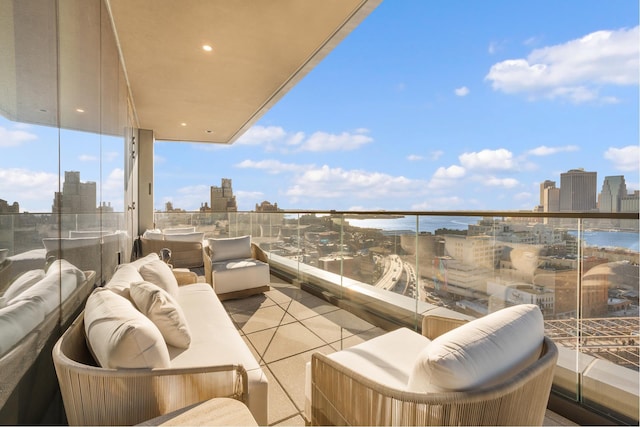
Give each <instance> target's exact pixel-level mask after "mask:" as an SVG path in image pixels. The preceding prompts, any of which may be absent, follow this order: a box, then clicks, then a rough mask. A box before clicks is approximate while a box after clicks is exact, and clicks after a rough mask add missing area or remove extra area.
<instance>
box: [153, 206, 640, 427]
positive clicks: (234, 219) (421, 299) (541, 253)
mask: <svg viewBox="0 0 640 427" xmlns="http://www.w3.org/2000/svg"><path fill="white" fill-rule="evenodd" d="M156 224H157V226H158V228H165V227H180V226H183V225H190V226H195V227H196V229H197V230H199V231H202V232H204V235H205V239H206V238H216V237H235V236H241V235H247V234H249V235H251V236H252V241H253V242H254V243H257V244H258V245H259V246H260V247H261V248H262V249H263V251H264V252H265V253H266V254H267V255H268V257H269V261H270V265H271V269H272V272H274V273H276V274H281V275H283V276H286V277H288V278H289V279H290V280H292V281H295V282H296V283H300V284H301V286H303V287H304V288H305V289H306V290H308V291H310V292H315V293H316V294H318V295H321V296H323V297H325V298H327V296H328V295H330V297H328V298H330V299H331V301H332V302H334V303H336V304H344V305H348V306H349V309H350V310H351V311H353V312H355V313H360V314H361V315H362V316H366V317H367V319H369V320H371V319H374V320H376V319H377V322H378V323H379V325H381V326H383V327H386V328H389V329H391V328H394V327H397V326H409V327H412V328H415V329H419V328H420V326H421V321H422V317H423V316H425V315H430V314H440V315H442V314H443V313H444V314H446V315H449V316H455V317H465V316H466V317H468V318H474V317H480V316H483V315H485V314H487V313H491V312H493V311H496V310H498V309H500V308H502V307H505V306H508V305H513V304H521V303H532V304H536V305H538V306H539V307H540V309H541V311H542V312H543V314H544V317H545V322H546V333H547V334H548V335H549V336H550V337H551V338H553V339H554V340H555V342H556V343H557V344H558V346H559V348H560V359H559V362H558V367H557V370H556V381H555V384H554V392H555V393H558V394H561V395H563V396H565V397H568V398H570V399H572V400H574V401H576V402H579V403H580V404H582V405H586V406H588V407H589V408H591V409H593V410H597V411H600V412H604V413H607V415H608V416H610V417H613V418H614V419H619V420H620V421H622V422H636V421H637V419H638V415H637V414H638V387H639V381H638V378H639V376H638V370H639V366H640V360H639V354H638V348H639V347H638V344H639V342H638V340H639V337H638V333H639V322H638V319H639V313H638V283H639V278H638V266H639V233H638V226H639V221H638V214H637V213H633V214H602V213H592V214H577V213H565V214H560V213H556V214H552V213H541V214H538V213H529V212H420V213H416V212H366V213H362V212H360V213H359V212H334V211H327V212H319V211H316V212H308V211H296V212H291V211H286V212H277V213H255V212H234V213H216V214H204V213H202V214H201V213H189V214H156Z"/></svg>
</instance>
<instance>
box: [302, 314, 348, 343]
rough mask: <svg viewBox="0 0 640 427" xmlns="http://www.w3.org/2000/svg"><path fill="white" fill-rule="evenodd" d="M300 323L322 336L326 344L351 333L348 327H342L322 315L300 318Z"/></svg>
mask: <svg viewBox="0 0 640 427" xmlns="http://www.w3.org/2000/svg"><path fill="white" fill-rule="evenodd" d="M300 323H302V324H303V325H304V326H306V327H307V328H309V329H310V330H311V332H313V333H314V334H316V335H318V336H319V337H320V338H322V339H323V340H324V342H326V343H327V344H330V343H333V342H336V341H340V340H341V339H344V338H347V337H350V336H352V335H353V334H352V333H351V331H349V330H348V329H344V328H343V327H341V326H340V325H337V324H335V323H334V322H332V321H331V320H329V319H327V318H326V317H324V316H315V317H310V318H308V319H304V320H301V321H300Z"/></svg>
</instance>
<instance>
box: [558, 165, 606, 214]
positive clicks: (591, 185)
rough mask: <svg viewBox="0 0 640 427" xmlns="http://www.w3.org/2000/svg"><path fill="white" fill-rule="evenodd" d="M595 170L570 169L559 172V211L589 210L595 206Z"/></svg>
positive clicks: (596, 176)
mask: <svg viewBox="0 0 640 427" xmlns="http://www.w3.org/2000/svg"><path fill="white" fill-rule="evenodd" d="M597 180H598V174H597V172H585V170H584V169H582V168H580V169H571V170H569V171H568V172H565V173H561V174H560V211H561V212H572V211H574V212H575V211H577V212H589V211H593V210H595V209H596V208H597V203H596V194H597V192H598V183H597Z"/></svg>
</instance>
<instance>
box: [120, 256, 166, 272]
mask: <svg viewBox="0 0 640 427" xmlns="http://www.w3.org/2000/svg"><path fill="white" fill-rule="evenodd" d="M158 259H160V255H158V253H157V252H151V253H149V254H148V255H145V256H143V257H142V258H138V259H137V260H135V261H131V262H130V263H129V264H128V265H132V266H134V267H135V268H136V270H140V267H142V266H143V265H145V264H148V263H150V262H151V261H155V260H158ZM123 265H127V264H123Z"/></svg>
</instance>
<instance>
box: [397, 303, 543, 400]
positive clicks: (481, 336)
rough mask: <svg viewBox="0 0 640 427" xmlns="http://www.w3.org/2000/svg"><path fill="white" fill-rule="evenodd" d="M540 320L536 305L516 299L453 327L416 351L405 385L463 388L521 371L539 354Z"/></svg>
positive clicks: (423, 389)
mask: <svg viewBox="0 0 640 427" xmlns="http://www.w3.org/2000/svg"><path fill="white" fill-rule="evenodd" d="M543 338H544V320H543V317H542V313H541V312H540V309H539V308H538V306H536V305H533V304H521V305H516V306H513V307H509V308H505V309H502V310H499V311H496V312H494V313H491V314H489V315H487V316H484V317H482V318H479V319H476V320H474V321H471V322H469V323H467V324H464V325H462V326H460V327H458V328H456V329H453V330H451V331H449V332H447V333H445V334H443V335H441V336H439V337H438V338H436V339H435V340H433V341H432V342H431V344H430V345H429V346H427V348H425V349H424V350H423V351H422V352H421V353H420V354H419V355H418V357H417V359H416V361H415V364H414V366H413V371H412V373H411V376H410V378H409V383H408V388H409V390H410V391H416V392H447V391H464V390H469V389H473V388H476V387H479V386H487V385H491V384H493V383H496V382H498V381H501V380H503V379H505V378H507V377H510V376H512V375H514V374H515V373H517V372H519V371H521V370H522V369H524V368H525V367H527V366H528V365H530V364H531V363H533V362H534V361H535V360H537V359H538V358H539V357H540V352H541V348H542V341H543Z"/></svg>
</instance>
